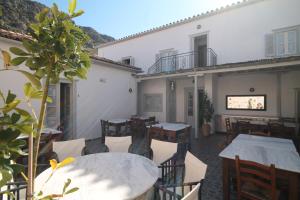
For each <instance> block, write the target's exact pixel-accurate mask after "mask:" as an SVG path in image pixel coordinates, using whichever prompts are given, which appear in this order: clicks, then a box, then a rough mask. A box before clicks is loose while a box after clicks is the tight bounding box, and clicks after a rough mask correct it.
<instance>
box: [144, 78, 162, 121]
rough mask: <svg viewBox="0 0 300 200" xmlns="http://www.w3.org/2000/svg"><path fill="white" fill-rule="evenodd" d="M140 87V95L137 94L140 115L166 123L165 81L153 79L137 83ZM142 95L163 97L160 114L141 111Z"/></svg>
mask: <svg viewBox="0 0 300 200" xmlns="http://www.w3.org/2000/svg"><path fill="white" fill-rule="evenodd" d="M138 84H141V86H140V90H139V92H140V94H139V101H140V104H139V105H140V111H141V113H139V114H141V115H145V116H155V117H156V119H157V120H158V121H162V122H165V121H166V110H167V109H166V92H167V89H166V79H164V78H162V79H154V80H147V81H142V82H139V83H138ZM144 94H162V96H163V99H162V100H163V104H162V105H163V107H162V112H145V111H143V99H144Z"/></svg>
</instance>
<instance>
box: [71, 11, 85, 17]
mask: <svg viewBox="0 0 300 200" xmlns="http://www.w3.org/2000/svg"><path fill="white" fill-rule="evenodd" d="M83 13H84V11H83V10H78V12H76V13H74V14H73V15H72V17H78V16H80V15H82V14H83Z"/></svg>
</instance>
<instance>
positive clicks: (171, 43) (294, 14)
mask: <svg viewBox="0 0 300 200" xmlns="http://www.w3.org/2000/svg"><path fill="white" fill-rule="evenodd" d="M299 8H300V1H299V0H284V1H283V0H264V1H261V2H257V3H254V4H251V5H248V6H244V7H241V8H238V9H233V10H231V11H227V12H224V13H221V14H217V15H213V16H211V17H206V18H202V19H200V20H198V21H194V22H190V23H187V24H184V25H180V26H176V27H173V28H169V29H166V30H163V31H159V32H155V33H152V34H148V35H145V36H143V37H138V38H135V39H132V40H127V41H123V42H120V43H117V44H113V45H110V46H106V47H102V48H99V49H98V55H99V56H102V57H106V58H110V59H113V60H121V58H122V57H126V56H133V57H134V59H135V65H136V66H138V67H141V68H143V70H144V71H147V69H148V67H150V66H151V65H152V64H154V62H155V54H156V53H158V51H159V50H163V49H169V48H174V49H175V50H178V53H184V52H189V51H191V50H192V49H191V36H193V35H197V34H201V33H208V35H209V37H208V47H210V48H212V49H213V50H214V51H215V52H216V53H217V55H218V64H223V63H230V62H239V61H247V60H253V59H261V58H265V49H264V45H265V43H264V42H265V41H264V38H265V34H267V33H271V32H272V30H274V29H278V28H284V27H290V26H295V25H299V24H300V20H299V19H300V12H299ZM197 25H201V29H200V30H198V29H197ZM299 37H300V36H299Z"/></svg>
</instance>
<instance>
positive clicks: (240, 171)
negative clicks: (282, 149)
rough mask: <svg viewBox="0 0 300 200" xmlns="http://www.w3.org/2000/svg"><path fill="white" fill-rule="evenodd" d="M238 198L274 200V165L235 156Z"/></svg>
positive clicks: (275, 193) (276, 195)
mask: <svg viewBox="0 0 300 200" xmlns="http://www.w3.org/2000/svg"><path fill="white" fill-rule="evenodd" d="M235 165H236V176H237V194H238V200H241V199H243V198H246V199H251V200H252V199H253V200H266V199H268V200H276V199H277V197H278V194H277V191H276V175H275V166H274V165H273V164H272V165H271V166H265V165H262V164H259V163H256V162H252V161H244V160H240V159H239V156H236V157H235Z"/></svg>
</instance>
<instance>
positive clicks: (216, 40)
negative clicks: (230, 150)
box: [98, 0, 300, 136]
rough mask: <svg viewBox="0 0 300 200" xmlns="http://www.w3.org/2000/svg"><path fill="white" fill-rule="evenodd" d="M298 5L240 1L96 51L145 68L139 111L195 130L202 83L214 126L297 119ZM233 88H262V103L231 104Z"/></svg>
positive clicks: (243, 91)
mask: <svg viewBox="0 0 300 200" xmlns="http://www.w3.org/2000/svg"><path fill="white" fill-rule="evenodd" d="M299 8H300V1H299V0H285V1H282V0H248V1H243V2H242V3H238V4H233V5H231V6H227V7H225V8H220V9H216V10H214V11H210V12H207V13H203V14H200V15H197V16H194V17H191V18H187V19H183V20H180V21H177V22H173V23H170V24H167V25H164V26H161V27H158V28H153V29H151V30H147V31H144V32H141V33H137V34H134V35H131V36H128V37H125V38H122V39H120V40H117V41H114V42H110V43H106V44H103V45H100V46H99V47H98V56H100V57H105V58H108V59H112V60H114V61H121V62H123V63H127V64H131V65H135V66H138V67H141V68H142V69H143V71H144V72H145V73H144V74H140V75H138V76H137V81H138V113H139V114H142V115H155V116H156V117H157V118H158V119H159V120H160V121H169V122H175V121H185V122H188V123H190V124H192V125H194V127H195V128H196V130H198V103H197V102H198V92H199V91H202V90H205V91H206V92H207V94H208V96H209V97H210V99H211V100H212V102H213V105H214V109H215V115H216V116H215V118H214V119H215V120H214V122H215V123H213V125H214V124H215V125H216V130H217V131H222V130H224V126H223V123H222V122H223V120H222V119H223V118H224V117H225V116H230V117H231V118H238V117H247V118H251V117H255V119H256V120H268V119H273V118H283V119H285V120H286V121H288V122H292V123H294V125H295V124H296V125H297V124H298V123H299V116H300V66H299V65H300V56H299V55H300V12H299ZM230 95H231V96H234V95H240V96H243V95H251V96H253V97H254V96H255V95H261V96H263V97H262V98H265V100H266V102H264V103H265V105H264V106H263V107H264V109H257V110H255V109H254V110H241V109H230V108H228V105H226V97H227V96H230ZM228 98H230V97H228ZM260 117H261V118H260ZM294 125H292V126H294ZM195 133H196V136H197V131H196V132H195Z"/></svg>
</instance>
